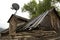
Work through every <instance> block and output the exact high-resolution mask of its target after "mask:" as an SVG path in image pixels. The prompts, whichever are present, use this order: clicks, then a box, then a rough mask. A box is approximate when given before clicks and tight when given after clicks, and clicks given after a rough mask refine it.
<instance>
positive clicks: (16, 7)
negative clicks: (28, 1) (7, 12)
mask: <svg viewBox="0 0 60 40" xmlns="http://www.w3.org/2000/svg"><path fill="white" fill-rule="evenodd" d="M11 9H12V10H16V12H15V13H14V14H16V13H17V11H18V10H19V5H18V4H17V3H13V4H12V8H11Z"/></svg>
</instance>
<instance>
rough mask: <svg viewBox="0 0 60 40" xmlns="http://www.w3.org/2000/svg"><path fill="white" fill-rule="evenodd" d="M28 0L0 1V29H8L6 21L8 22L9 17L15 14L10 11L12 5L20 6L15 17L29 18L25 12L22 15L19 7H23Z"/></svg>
mask: <svg viewBox="0 0 60 40" xmlns="http://www.w3.org/2000/svg"><path fill="white" fill-rule="evenodd" d="M29 1H30V0H26V1H25V0H0V28H4V29H6V28H8V27H9V23H7V21H8V20H9V18H10V16H11V15H12V14H14V13H15V10H12V9H11V7H12V4H13V3H18V4H19V6H20V9H19V10H18V12H17V14H16V15H19V16H22V17H25V18H29V17H28V16H29V14H28V13H27V12H25V13H22V12H21V7H22V6H23V5H24V3H28V2H29Z"/></svg>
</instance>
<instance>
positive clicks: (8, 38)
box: [0, 8, 60, 40]
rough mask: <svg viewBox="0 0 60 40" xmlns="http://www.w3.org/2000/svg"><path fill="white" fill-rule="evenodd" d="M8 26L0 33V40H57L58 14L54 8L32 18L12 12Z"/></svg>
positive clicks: (59, 18) (58, 30)
mask: <svg viewBox="0 0 60 40" xmlns="http://www.w3.org/2000/svg"><path fill="white" fill-rule="evenodd" d="M8 23H9V28H8V29H6V30H4V31H2V32H1V33H0V35H1V36H0V40H57V39H58V37H60V36H59V33H60V16H59V15H58V12H57V11H56V10H55V8H52V9H50V10H47V11H45V12H44V13H42V14H40V15H39V16H37V17H36V18H34V19H26V18H23V17H20V16H18V15H15V14H12V15H11V17H10V19H9V20H8Z"/></svg>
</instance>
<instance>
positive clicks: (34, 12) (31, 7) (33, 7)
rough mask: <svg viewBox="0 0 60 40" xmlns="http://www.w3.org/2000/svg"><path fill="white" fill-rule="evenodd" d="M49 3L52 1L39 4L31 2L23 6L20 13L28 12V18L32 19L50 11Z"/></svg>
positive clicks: (45, 0) (48, 0)
mask: <svg viewBox="0 0 60 40" xmlns="http://www.w3.org/2000/svg"><path fill="white" fill-rule="evenodd" d="M55 1H56V0H55ZM58 1H59V0H58ZM51 2H52V0H44V1H43V2H41V1H39V3H38V4H37V2H36V1H35V0H32V1H30V2H29V3H28V4H25V5H24V6H23V8H22V12H25V11H28V12H29V14H30V18H34V17H36V16H38V15H40V14H41V13H43V12H45V11H46V10H49V9H51V8H52V7H53V6H51ZM53 2H54V1H53Z"/></svg>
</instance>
